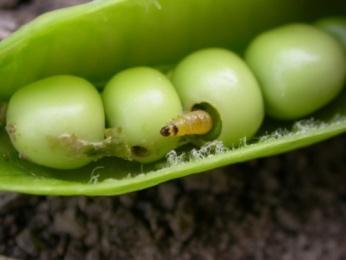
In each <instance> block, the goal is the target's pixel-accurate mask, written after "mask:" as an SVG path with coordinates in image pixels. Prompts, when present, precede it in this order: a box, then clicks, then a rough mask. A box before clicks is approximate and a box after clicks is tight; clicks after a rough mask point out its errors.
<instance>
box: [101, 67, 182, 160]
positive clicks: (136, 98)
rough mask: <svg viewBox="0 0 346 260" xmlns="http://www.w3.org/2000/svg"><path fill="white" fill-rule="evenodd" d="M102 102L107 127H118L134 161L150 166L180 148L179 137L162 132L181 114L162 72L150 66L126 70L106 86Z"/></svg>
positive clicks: (171, 86)
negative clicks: (137, 149) (164, 135)
mask: <svg viewBox="0 0 346 260" xmlns="http://www.w3.org/2000/svg"><path fill="white" fill-rule="evenodd" d="M103 101H104V107H105V111H106V117H107V122H108V126H109V127H111V128H116V129H118V131H119V132H120V133H121V135H122V137H123V138H124V140H123V142H125V143H127V145H129V146H130V147H141V148H143V149H144V150H146V152H143V151H142V154H138V153H136V152H133V153H132V155H131V157H132V158H131V159H133V160H136V161H139V162H143V163H147V162H152V161H155V160H158V159H161V158H162V157H164V156H165V154H166V153H167V152H169V151H170V150H172V149H174V148H176V147H177V145H178V138H166V137H163V136H161V134H160V129H161V128H162V127H163V126H164V125H166V124H167V123H168V122H169V121H170V120H172V119H174V118H175V117H177V116H178V115H180V114H181V113H182V105H181V102H180V100H179V97H178V95H177V93H176V91H175V89H174V87H173V85H172V84H171V82H170V81H169V80H168V79H167V78H166V76H165V75H163V74H162V73H161V72H159V71H157V70H155V69H152V68H147V67H137V68H131V69H128V70H124V71H122V72H120V73H118V74H117V75H115V76H114V77H113V78H112V79H111V80H110V82H109V83H108V84H107V85H106V87H105V89H104V92H103Z"/></svg>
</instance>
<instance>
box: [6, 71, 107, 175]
mask: <svg viewBox="0 0 346 260" xmlns="http://www.w3.org/2000/svg"><path fill="white" fill-rule="evenodd" d="M104 127H105V118H104V110H103V105H102V99H101V97H100V95H99V93H98V92H97V90H96V89H95V88H94V87H93V86H92V85H91V84H90V83H89V82H87V81H86V80H84V79H81V78H78V77H74V76H55V77H50V78H47V79H44V80H40V81H37V82H35V83H33V84H30V85H28V86H26V87H23V88H21V89H20V90H19V91H17V92H16V93H15V94H14V95H13V96H12V98H11V99H10V102H9V104H8V109H7V123H6V129H7V132H8V134H9V136H10V137H11V141H12V143H13V145H14V147H15V148H16V150H17V151H18V152H19V153H20V154H21V156H22V157H23V158H24V159H27V160H30V161H32V162H35V163H37V164H40V165H43V166H47V167H51V168H57V169H73V168H79V167H81V166H84V165H86V164H88V163H89V162H91V161H93V160H95V159H96V158H97V157H94V155H89V154H88V151H89V150H90V149H89V148H92V146H93V145H92V144H93V143H97V142H101V143H102V142H103V139H104Z"/></svg>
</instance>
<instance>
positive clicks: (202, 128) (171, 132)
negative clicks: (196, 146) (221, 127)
mask: <svg viewBox="0 0 346 260" xmlns="http://www.w3.org/2000/svg"><path fill="white" fill-rule="evenodd" d="M212 127H213V120H212V118H211V116H210V115H209V114H208V113H207V112H206V111H204V110H194V111H191V112H187V113H184V114H182V115H181V116H179V117H177V118H176V119H173V120H172V121H171V122H169V123H168V124H167V125H166V126H164V127H162V128H161V131H160V133H161V135H163V136H166V137H169V136H187V135H204V134H207V133H208V132H209V131H210V130H211V129H212Z"/></svg>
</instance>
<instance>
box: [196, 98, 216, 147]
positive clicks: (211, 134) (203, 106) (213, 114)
mask: <svg viewBox="0 0 346 260" xmlns="http://www.w3.org/2000/svg"><path fill="white" fill-rule="evenodd" d="M191 110H192V111H195V110H204V111H206V112H207V113H208V114H209V115H210V116H211V118H212V121H213V127H212V129H211V130H210V131H209V132H208V133H207V134H205V135H203V136H201V137H199V138H201V139H203V140H205V141H212V140H215V139H217V138H218V136H219V135H220V133H221V130H222V120H221V117H220V114H219V112H218V111H217V110H216V108H214V107H213V106H212V105H211V104H209V103H207V102H202V103H199V104H195V105H194V106H193V107H192V109H191Z"/></svg>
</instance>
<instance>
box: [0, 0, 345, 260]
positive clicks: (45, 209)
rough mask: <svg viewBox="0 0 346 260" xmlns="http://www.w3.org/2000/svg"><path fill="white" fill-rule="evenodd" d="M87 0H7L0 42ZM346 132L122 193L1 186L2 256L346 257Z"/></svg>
mask: <svg viewBox="0 0 346 260" xmlns="http://www.w3.org/2000/svg"><path fill="white" fill-rule="evenodd" d="M82 2H87V1H83V0H74V1H72V0H69V1H68V0H56V1H55V0H51V1H46V0H31V1H30V0H26V1H24V0H22V1H19V0H0V40H1V39H4V38H6V37H8V36H9V35H10V34H11V33H12V32H13V31H15V30H16V29H17V28H18V27H19V26H21V25H22V24H24V23H26V22H28V21H29V20H31V19H33V18H34V17H35V16H37V15H39V14H41V13H44V12H46V11H48V10H51V9H55V8H61V7H64V6H68V5H73V4H78V3H82ZM345 159H346V136H345V135H343V136H339V137H337V138H333V139H331V140H329V141H326V142H324V143H320V144H317V145H314V146H312V147H309V148H305V149H301V150H299V151H295V152H291V153H287V154H283V155H280V156H274V157H271V158H267V159H259V160H254V161H251V162H248V163H243V164H238V165H233V166H228V167H224V168H220V169H216V170H214V171H211V172H206V173H202V174H198V175H196V176H191V177H187V178H183V179H180V180H176V181H171V182H168V183H165V184H163V185H160V186H158V187H154V188H151V189H147V190H144V191H141V192H135V193H132V194H129V195H124V196H119V197H95V198H88V197H71V198H64V197H37V196H27V195H21V194H16V193H0V259H3V258H2V257H4V258H5V259H6V258H7V257H10V258H14V259H90V260H97V259H146V260H150V259H198V260H200V259H201V260H203V259H244V260H255V259H256V260H257V259H286V260H291V259H292V260H293V259H304V260H310V259H311V260H315V259H329V260H334V259H335V260H345V259H346V162H345V161H346V160H345Z"/></svg>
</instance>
